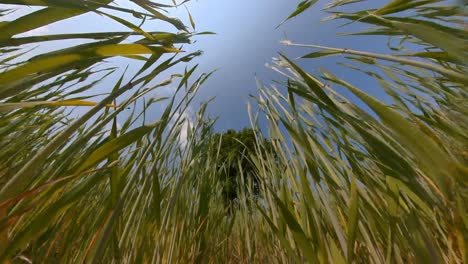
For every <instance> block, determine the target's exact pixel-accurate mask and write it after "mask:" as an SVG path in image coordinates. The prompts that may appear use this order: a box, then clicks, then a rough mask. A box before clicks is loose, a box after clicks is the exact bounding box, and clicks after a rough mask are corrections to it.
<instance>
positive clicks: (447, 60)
mask: <svg viewBox="0 0 468 264" xmlns="http://www.w3.org/2000/svg"><path fill="white" fill-rule="evenodd" d="M132 2H133V3H134V4H135V5H136V6H135V10H132V9H128V8H123V7H119V6H117V5H114V4H113V3H112V2H111V1H62V0H54V1H49V0H3V1H2V0H0V3H2V4H15V5H36V6H41V7H44V8H42V9H40V10H38V11H32V12H31V13H29V14H27V15H25V16H23V17H20V18H18V19H15V20H13V21H9V22H1V23H0V32H2V34H1V36H0V51H1V53H0V149H2V151H1V152H0V263H4V262H5V263H16V262H21V261H27V262H28V261H31V262H33V263H98V262H103V263H225V262H227V263H468V259H467V258H468V255H467V252H466V248H467V244H466V241H467V240H468V237H467V234H468V229H467V226H468V220H467V219H468V218H467V207H466V203H465V201H466V200H468V194H467V191H466V190H467V188H468V186H467V181H466V179H467V175H468V156H467V153H466V149H467V148H468V137H467V135H466V131H467V130H468V125H467V124H468V117H467V114H468V111H467V104H466V102H467V98H468V94H467V90H466V85H467V77H466V72H467V67H466V64H465V61H466V59H465V57H466V52H467V50H466V45H464V39H465V38H466V30H465V29H466V27H465V26H464V23H463V21H465V20H466V13H464V11H463V10H462V9H461V8H460V7H459V6H457V5H453V4H450V2H448V1H439V0H433V1H432V0H429V1H422V0H421V1H419V0H418V1H401V0H394V1H389V3H387V4H386V5H384V6H383V7H381V8H379V9H374V10H360V11H355V12H352V13H350V12H343V11H339V7H340V6H343V5H348V4H352V3H353V4H355V5H356V8H354V10H357V9H358V8H357V7H359V2H361V1H360V0H338V1H332V2H330V4H329V5H328V6H327V9H326V10H327V11H328V12H330V14H331V15H332V19H337V20H338V21H345V22H346V23H348V22H351V23H364V24H369V25H371V26H372V27H373V28H370V29H368V30H366V31H364V32H357V33H347V34H353V35H357V36H359V35H363V36H365V37H364V38H367V37H368V36H371V35H384V36H388V37H389V38H391V39H390V41H389V43H394V42H393V41H394V40H396V41H398V42H399V46H398V47H393V46H391V47H389V48H390V49H389V50H391V51H392V53H391V54H378V53H373V52H369V51H359V50H351V49H347V47H342V48H336V47H325V46H319V45H309V44H296V43H293V42H291V41H285V42H284V43H285V44H287V45H289V46H299V47H302V48H304V49H307V50H305V51H304V54H305V55H304V56H303V58H301V59H305V60H309V59H326V57H328V56H341V58H340V59H339V64H340V65H341V66H343V67H346V68H348V69H350V70H351V71H354V74H361V75H362V74H363V75H366V76H368V78H371V79H372V80H374V81H375V83H376V84H377V85H375V86H374V87H371V88H372V89H379V91H380V92H381V93H382V94H385V95H386V96H387V97H388V98H389V100H387V101H385V102H384V101H382V100H380V99H379V98H375V97H372V96H370V95H369V94H367V93H365V92H364V87H357V86H356V84H352V83H350V82H348V81H347V80H345V79H342V78H339V77H337V76H335V75H334V74H333V73H331V72H329V71H327V70H326V69H320V71H318V72H315V73H314V74H312V73H310V72H308V70H307V69H303V68H301V67H300V66H299V65H298V63H296V62H295V61H294V60H292V59H290V58H288V57H287V56H285V55H281V57H280V58H278V59H276V60H275V62H276V65H274V69H275V70H277V71H280V72H281V73H282V74H283V76H286V80H284V81H283V82H281V81H279V82H277V84H276V85H273V86H269V87H263V86H262V85H260V87H259V96H258V98H257V99H256V104H258V106H259V108H260V112H259V113H258V114H255V115H254V113H251V107H250V105H249V107H248V111H249V114H250V115H251V120H252V129H245V130H243V131H241V132H235V131H228V132H226V133H224V134H215V133H213V132H212V131H213V124H214V121H213V120H211V119H208V118H206V117H205V111H206V107H207V105H206V104H202V105H201V107H200V109H199V110H197V111H196V112H195V114H194V116H189V115H188V114H187V111H186V110H187V108H188V107H189V105H190V103H191V101H192V100H193V98H194V96H195V94H196V92H197V90H198V88H199V87H202V86H203V83H204V82H205V81H206V79H207V78H208V77H209V75H210V74H203V75H201V76H199V77H197V78H195V77H193V76H192V74H193V73H194V71H195V69H196V68H197V66H194V67H191V68H188V69H185V70H184V72H183V73H182V74H169V73H167V71H168V70H169V69H171V68H172V67H173V66H174V65H176V64H179V63H185V62H189V61H190V60H191V59H193V58H194V57H196V56H198V55H200V54H201V53H200V52H195V53H192V54H185V53H183V52H181V50H180V48H179V47H176V45H178V44H181V43H185V44H186V43H190V38H191V37H192V36H194V35H196V34H197V33H195V32H188V29H187V28H186V27H185V26H184V25H183V24H182V22H181V21H180V20H178V19H176V18H170V17H168V16H166V15H165V14H164V10H166V9H169V8H171V7H173V6H176V5H177V4H176V3H175V1H173V5H167V4H160V3H157V2H154V1H146V0H145V1H143V0H135V1H132ZM315 2H316V1H302V2H301V3H300V4H299V6H298V7H297V9H296V11H294V12H293V13H292V14H291V15H290V16H289V18H293V17H295V16H297V15H300V14H301V13H303V12H306V11H307V10H309V9H310V8H313V7H314V3H315ZM179 4H181V3H179ZM8 7H9V6H8ZM337 10H338V11H337ZM8 12H9V10H6V9H5V10H0V15H1V16H4V15H6V14H7V13H8ZM90 12H95V13H98V14H100V15H103V16H104V17H105V18H106V19H109V23H120V24H123V25H125V26H126V27H128V28H129V30H128V31H126V32H87V33H80V34H59V35H45V36H29V37H21V36H18V34H19V33H24V32H27V31H28V30H31V29H35V28H38V27H41V26H44V25H48V24H50V23H55V22H57V23H60V21H62V20H64V19H67V18H71V17H75V16H80V15H82V14H86V13H90ZM403 12H404V13H403ZM121 13H123V14H130V15H133V16H134V17H135V18H136V19H137V20H140V21H141V23H142V24H144V23H145V22H146V21H148V20H151V19H153V20H154V19H156V20H161V21H164V22H166V23H169V24H171V25H173V26H174V28H175V29H176V30H182V31H178V32H176V33H174V32H146V31H144V30H143V29H142V26H141V25H140V26H136V25H135V24H134V23H131V21H127V20H124V19H122V17H124V16H119V15H118V14H121ZM116 14H117V15H116ZM402 14H405V15H402ZM289 18H288V19H289ZM189 21H190V24H191V25H192V28H195V22H194V18H193V17H192V16H191V15H189ZM198 34H210V33H209V32H203V33H198ZM304 34H306V32H304ZM77 39H86V40H87V41H88V42H87V43H85V44H76V45H72V46H70V47H67V48H64V49H61V50H55V51H51V52H45V53H43V54H39V55H32V53H31V50H29V49H28V48H29V46H28V45H29V44H41V43H42V44H43V42H44V43H47V42H48V41H52V40H77ZM122 48H125V49H122ZM309 49H314V50H313V51H310V50H309ZM115 56H123V57H126V58H128V59H131V60H143V61H144V63H143V65H142V66H141V68H140V69H139V70H137V71H136V72H137V73H136V74H133V75H132V74H128V73H126V72H124V73H123V74H122V73H121V72H120V71H119V70H120V69H116V68H114V66H115V65H113V64H112V62H109V58H112V57H115ZM117 74H118V75H117ZM179 78H180V79H179ZM178 79H179V80H178ZM105 80H108V81H113V82H114V84H115V85H113V88H112V87H107V88H106V89H108V90H106V91H105V94H104V95H102V94H100V93H102V90H101V91H100V92H98V91H99V90H100V89H101V88H100V86H99V85H100V84H101V83H102V82H103V81H105ZM170 84H174V85H175V87H177V89H176V91H175V94H174V95H173V96H172V97H170V98H165V97H162V98H161V97H156V98H154V97H153V98H150V99H148V98H149V96H151V94H152V92H154V91H156V90H157V89H159V88H161V87H164V86H167V85H170ZM365 88H367V89H370V88H369V87H365ZM343 90H346V91H347V92H348V93H351V94H353V95H355V98H358V99H355V100H350V99H349V98H347V97H345V96H343V95H342V94H340V91H343ZM357 100H359V101H357ZM154 104H159V106H163V109H164V110H163V112H162V114H161V115H160V116H157V117H154V116H151V118H152V119H153V118H154V119H155V120H147V119H149V116H150V115H149V114H148V113H150V112H152V111H151V110H152V109H151V107H152V106H153V105H154ZM363 106H365V109H363ZM88 107H90V108H88ZM77 108H78V110H83V112H82V113H80V115H77V114H76V113H75V112H71V110H74V111H76V109H77ZM128 108H130V109H129V110H130V111H127V112H124V110H126V109H128ZM260 115H263V117H265V119H266V120H267V122H268V126H267V131H268V139H269V140H268V141H267V140H265V138H264V137H263V136H262V135H260V134H259V133H257V131H260V129H259V128H258V124H257V120H258V117H259V116H260ZM220 175H221V177H220ZM223 175H224V176H223ZM234 178H235V179H236V181H234V182H235V183H234V184H235V185H236V186H235V188H231V187H229V188H228V189H227V188H226V182H232V181H231V179H234ZM249 181H250V183H249ZM239 183H241V184H239ZM243 186H245V187H246V188H242V187H243ZM251 186H253V187H251ZM233 190H235V194H233V195H235V197H236V198H235V199H236V203H237V209H236V210H235V211H234V212H232V214H231V215H230V216H229V217H227V216H226V210H227V208H226V206H225V203H226V202H225V201H226V196H228V197H229V195H231V191H233ZM226 193H228V195H227V194H226ZM253 196H254V197H257V199H252V197H253Z"/></svg>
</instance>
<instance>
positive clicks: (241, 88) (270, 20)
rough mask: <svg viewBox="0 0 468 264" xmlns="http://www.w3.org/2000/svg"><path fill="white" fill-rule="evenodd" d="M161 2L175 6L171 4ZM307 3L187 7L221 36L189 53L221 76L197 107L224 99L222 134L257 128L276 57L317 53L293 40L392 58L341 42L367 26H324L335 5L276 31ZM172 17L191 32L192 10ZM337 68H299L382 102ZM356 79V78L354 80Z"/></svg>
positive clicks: (101, 24)
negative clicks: (252, 116) (327, 74)
mask: <svg viewBox="0 0 468 264" xmlns="http://www.w3.org/2000/svg"><path fill="white" fill-rule="evenodd" d="M160 2H167V3H170V2H171V0H165V1H160ZM179 2H180V1H179ZM299 2H300V1H291V0H275V1H272V0H254V1H252V0H198V1H195V0H192V1H190V2H188V3H187V5H186V6H187V8H188V9H189V10H190V12H191V14H192V16H193V18H194V20H195V23H196V30H197V31H213V32H216V33H217V35H207V36H199V37H196V40H197V41H196V42H195V43H194V44H192V45H187V46H185V47H184V50H186V51H187V52H190V51H195V50H203V51H204V55H203V56H201V57H199V58H197V59H196V60H194V61H192V62H190V64H189V66H190V65H192V66H193V65H194V64H196V63H198V64H200V66H199V68H198V74H200V73H201V72H210V71H212V70H213V69H218V71H217V72H216V73H215V74H214V75H212V77H211V78H210V79H208V81H207V82H206V83H205V85H204V86H203V87H202V88H201V90H200V92H199V94H198V100H197V102H195V105H194V107H195V108H196V105H197V104H199V103H200V102H201V101H203V100H207V99H209V98H211V97H216V100H214V101H213V102H212V103H211V104H210V107H209V108H208V110H209V113H210V114H211V116H219V120H218V122H217V125H216V128H217V130H226V129H229V128H234V129H240V128H242V127H245V126H249V123H250V122H249V120H248V115H247V110H246V109H247V108H246V102H247V101H248V100H249V95H250V94H253V95H256V94H257V87H256V82H255V76H256V77H257V78H258V79H259V80H260V82H261V83H263V84H266V85H268V84H270V83H272V81H273V80H275V79H278V78H279V75H278V74H276V73H275V72H273V71H272V70H270V69H268V68H267V67H265V64H266V63H270V62H271V60H272V57H276V56H278V52H282V53H284V54H286V55H287V56H288V57H290V58H296V57H299V56H301V55H304V54H306V53H308V52H310V51H311V50H307V49H304V48H297V47H285V46H283V45H282V44H280V41H281V40H282V39H284V38H285V37H287V38H288V39H289V40H291V41H293V42H296V43H308V44H312V43H313V44H320V45H327V46H334V47H342V48H344V47H346V48H354V49H359V50H366V51H374V52H386V51H387V48H386V47H385V42H386V39H382V38H377V37H368V38H366V37H359V38H357V37H339V36H337V35H336V33H338V32H349V31H360V30H363V29H364V28H365V27H367V25H363V24H359V23H356V24H353V25H351V26H347V27H345V28H338V27H339V26H340V25H341V24H342V23H343V22H337V21H332V22H326V23H321V22H320V20H321V19H323V18H325V17H326V16H328V14H326V13H325V12H323V11H321V9H322V8H323V7H324V6H325V5H326V4H327V3H329V2H330V0H322V1H318V3H317V4H316V5H315V6H314V7H312V8H311V9H309V10H308V11H307V12H305V13H303V14H301V15H300V16H298V17H296V18H294V19H292V20H290V21H288V22H287V23H285V24H284V25H282V26H281V27H280V28H278V29H276V26H277V25H278V24H279V23H280V22H281V21H282V20H284V19H285V18H286V17H287V16H288V15H289V14H290V13H291V12H292V11H294V9H295V8H296V6H297V4H298V3H299ZM387 2H388V1H386V0H368V1H365V2H364V3H360V4H358V6H359V7H360V8H366V7H378V6H382V5H384V4H385V3H387ZM117 3H118V4H120V5H123V6H125V7H134V6H133V5H132V4H131V3H130V2H129V1H127V0H118V1H117ZM350 8H352V6H351V7H350ZM30 10H31V9H30ZM21 14H22V12H18V13H17V14H16V15H17V16H18V15H21ZM23 14H24V12H23ZM170 15H171V16H176V17H179V18H180V19H182V20H183V21H184V22H185V24H186V25H189V24H190V23H189V21H188V14H187V10H186V8H185V7H179V8H177V9H173V10H172V11H171V13H170ZM125 18H129V19H133V21H134V23H136V24H138V21H137V20H135V19H134V18H131V17H125ZM143 28H144V29H145V30H148V31H151V30H154V31H159V30H162V31H171V32H174V28H172V27H171V26H170V25H168V24H166V23H163V22H160V21H159V22H158V21H150V22H148V23H146V24H145V25H144V27H143ZM109 30H116V31H117V30H128V29H127V28H125V27H124V26H122V25H119V24H117V23H115V21H109V19H108V18H104V17H100V16H98V15H97V14H86V15H83V16H80V17H77V18H72V19H68V20H65V21H61V22H59V23H56V24H53V25H50V26H48V27H47V28H41V29H37V30H35V31H34V32H29V33H26V34H29V35H34V34H57V33H64V32H67V33H70V32H90V31H96V32H98V31H109ZM63 45H64V43H63V42H60V43H57V42H55V43H54V42H50V43H47V45H44V46H41V48H40V52H44V51H46V50H53V49H57V48H60V47H63ZM38 51H39V50H38ZM336 61H337V60H336V59H333V58H325V59H319V60H304V59H302V60H298V63H299V64H300V65H301V66H304V67H305V69H306V70H307V71H309V72H311V73H312V74H314V73H317V72H318V69H319V68H321V67H323V68H326V69H327V70H330V71H332V72H334V73H335V74H336V75H337V76H338V77H342V78H345V79H347V80H348V81H350V82H351V83H353V84H355V85H356V86H358V87H361V88H362V89H363V90H365V91H366V92H368V93H370V94H371V95H374V96H377V97H379V96H380V95H381V94H382V93H379V92H378V90H377V89H373V88H372V87H373V86H374V85H375V83H373V82H372V81H371V80H370V79H368V78H365V77H364V76H361V75H359V74H356V73H355V72H351V71H349V70H346V69H344V68H342V67H339V66H336V64H335V63H336ZM114 62H115V63H117V64H118V65H119V66H122V68H124V67H125V66H126V65H127V64H129V63H130V66H134V67H135V68H136V66H138V65H139V64H138V63H136V62H130V61H129V60H126V59H116V60H114ZM180 66H181V67H180V68H177V70H179V71H181V70H183V66H184V65H180ZM351 73H353V74H352V75H351ZM166 75H170V74H169V73H168V74H166ZM166 75H165V76H162V79H165V78H167V76H166ZM169 91H170V89H169Z"/></svg>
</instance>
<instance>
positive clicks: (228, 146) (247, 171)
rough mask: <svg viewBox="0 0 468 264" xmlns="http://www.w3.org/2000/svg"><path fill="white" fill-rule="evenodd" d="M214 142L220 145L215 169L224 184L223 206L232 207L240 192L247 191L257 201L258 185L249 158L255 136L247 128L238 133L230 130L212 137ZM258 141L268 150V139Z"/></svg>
mask: <svg viewBox="0 0 468 264" xmlns="http://www.w3.org/2000/svg"><path fill="white" fill-rule="evenodd" d="M258 135H260V134H258ZM260 136H261V135H260ZM214 140H215V144H220V145H219V156H218V164H216V166H217V168H218V170H219V177H220V179H221V182H222V184H223V190H222V194H223V199H224V203H225V205H226V206H227V207H232V205H233V204H234V203H236V201H237V199H238V198H239V192H240V191H246V193H247V194H248V195H249V198H254V199H256V198H257V197H258V195H259V194H260V182H259V179H258V178H257V177H256V172H255V166H254V165H253V163H252V160H251V158H250V157H251V156H252V155H256V151H255V146H256V139H255V132H254V131H253V130H252V129H249V128H244V129H242V130H241V131H235V130H232V129H230V130H227V131H226V132H224V133H218V134H215V137H214ZM261 140H262V141H263V140H264V142H262V146H271V144H270V142H269V141H268V140H267V139H264V138H262V139H261ZM215 154H216V155H218V153H215Z"/></svg>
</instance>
